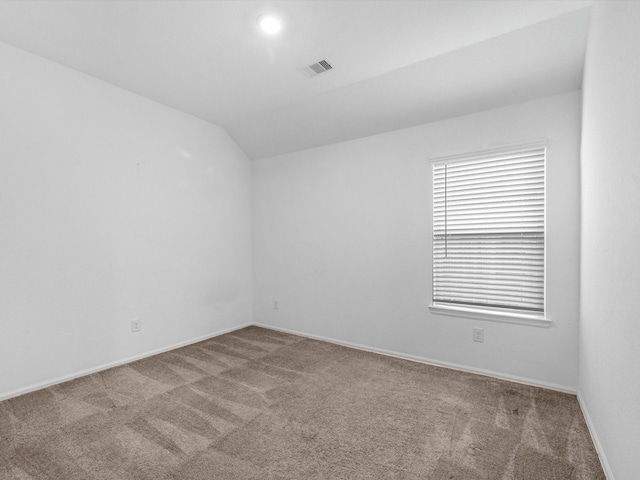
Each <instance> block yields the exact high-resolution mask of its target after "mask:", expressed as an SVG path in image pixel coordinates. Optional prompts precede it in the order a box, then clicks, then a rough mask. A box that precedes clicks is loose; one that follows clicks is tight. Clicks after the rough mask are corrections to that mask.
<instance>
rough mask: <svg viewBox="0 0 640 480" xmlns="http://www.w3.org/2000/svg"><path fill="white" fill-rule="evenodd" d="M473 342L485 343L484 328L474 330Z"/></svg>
mask: <svg viewBox="0 0 640 480" xmlns="http://www.w3.org/2000/svg"><path fill="white" fill-rule="evenodd" d="M473 341H474V342H480V343H482V342H484V328H474V329H473Z"/></svg>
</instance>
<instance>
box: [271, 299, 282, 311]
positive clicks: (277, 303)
mask: <svg viewBox="0 0 640 480" xmlns="http://www.w3.org/2000/svg"><path fill="white" fill-rule="evenodd" d="M273 309H274V310H280V302H279V301H278V300H274V301H273Z"/></svg>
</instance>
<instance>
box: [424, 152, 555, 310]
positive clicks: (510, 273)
mask: <svg viewBox="0 0 640 480" xmlns="http://www.w3.org/2000/svg"><path fill="white" fill-rule="evenodd" d="M545 156H546V148H545V147H544V146H535V147H521V148H520V149H513V150H509V151H504V150H503V151H501V152H495V151H494V152H485V153H480V154H478V155H473V156H470V157H465V158H463V159H460V158H458V159H449V160H447V159H440V160H436V161H434V163H433V304H434V305H448V306H460V307H472V308H473V307H476V308H477V307H480V308H488V309H499V310H503V309H508V310H516V311H519V312H521V313H526V312H530V313H534V312H536V313H543V312H544V305H545V302H544V292H545V278H544V277H545Z"/></svg>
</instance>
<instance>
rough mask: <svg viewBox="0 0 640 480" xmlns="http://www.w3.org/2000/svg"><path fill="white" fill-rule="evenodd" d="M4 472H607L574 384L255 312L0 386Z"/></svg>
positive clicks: (287, 475)
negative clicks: (325, 333) (217, 330)
mask: <svg viewBox="0 0 640 480" xmlns="http://www.w3.org/2000/svg"><path fill="white" fill-rule="evenodd" d="M0 478H1V479H3V480H5V479H56V480H76V479H81V480H92V479H105V480H106V479H108V480H125V479H136V480H137V479H141V480H142V479H144V480H162V479H167V480H169V479H172V480H175V479H185V480H186V479H189V480H191V479H193V480H199V479H203V480H204V479H207V480H224V479H229V480H232V479H242V480H253V479H256V480H257V479H260V480H265V479H296V480H306V479H406V480H415V479H431V480H444V479H447V480H451V479H457V480H461V479H466V480H471V479H487V480H511V479H514V480H515V479H517V480H554V479H562V480H565V479H574V480H596V479H598V480H603V479H604V478H605V477H604V474H603V473H602V470H601V467H600V464H599V462H598V458H597V455H596V453H595V451H594V448H593V444H592V442H591V439H590V437H589V434H588V431H587V428H586V425H585V422H584V419H583V417H582V415H581V412H580V408H579V406H578V404H577V401H576V398H575V396H573V395H567V394H563V393H558V392H554V391H550V390H544V389H540V388H534V387H529V386H524V385H520V384H515V383H510V382H506V381H501V380H496V379H493V378H489V377H484V376H478V375H473V374H469V373H463V372H459V371H454V370H449V369H446V368H439V367H434V366H429V365H423V364H420V363H415V362H410V361H405V360H399V359H396V358H391V357H387V356H382V355H377V354H373V353H368V352H363V351H359V350H354V349H350V348H346V347H341V346H337V345H333V344H330V343H325V342H320V341H316V340H310V339H305V338H302V337H298V336H293V335H287V334H283V333H278V332H275V331H271V330H266V329H261V328H257V327H249V328H245V329H242V330H239V331H236V332H233V333H229V334H226V335H222V336H219V337H216V338H213V339H210V340H207V341H204V342H201V343H197V344H194V345H192V346H188V347H184V348H180V349H177V350H174V351H171V352H169V353H163V354H160V355H156V356H154V357H150V358H148V359H145V360H140V361H137V362H134V363H131V364H128V365H125V366H121V367H117V368H113V369H110V370H106V371H103V372H101V373H96V374H93V375H90V376H87V377H83V378H80V379H77V380H74V381H71V382H68V383H64V384H61V385H57V386H54V387H50V388H46V389H43V390H40V391H37V392H34V393H30V394H27V395H23V396H20V397H16V398H13V399H10V400H6V401H4V402H1V403H0Z"/></svg>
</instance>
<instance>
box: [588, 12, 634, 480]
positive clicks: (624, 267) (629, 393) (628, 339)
mask: <svg viewBox="0 0 640 480" xmlns="http://www.w3.org/2000/svg"><path fill="white" fill-rule="evenodd" d="M639 46H640V3H638V2H614V1H607V2H599V3H596V5H595V6H594V7H593V13H592V23H591V32H590V35H589V44H588V50H587V62H586V67H585V77H584V118H583V130H582V235H581V238H582V258H581V268H582V274H581V292H582V295H581V326H580V363H579V365H580V397H581V400H582V403H583V406H584V407H586V411H587V415H588V417H589V418H590V420H591V422H592V428H593V433H595V437H596V441H597V442H598V443H599V444H600V447H601V452H602V453H604V454H605V458H606V461H605V462H606V464H607V465H606V468H607V469H608V470H609V472H610V474H612V475H610V479H613V477H615V479H616V480H632V479H635V478H638V475H639V473H638V472H640V457H638V448H639V447H640V410H639V408H638V406H639V403H640V373H639V370H638V368H639V367H638V366H639V365H640V315H639V311H640V247H639V245H640V212H639V210H640V154H639V152H640V57H639V55H638V52H639V50H638V49H639Z"/></svg>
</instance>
